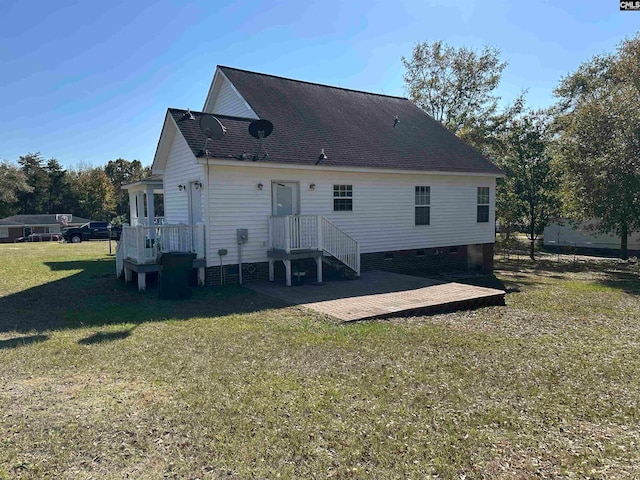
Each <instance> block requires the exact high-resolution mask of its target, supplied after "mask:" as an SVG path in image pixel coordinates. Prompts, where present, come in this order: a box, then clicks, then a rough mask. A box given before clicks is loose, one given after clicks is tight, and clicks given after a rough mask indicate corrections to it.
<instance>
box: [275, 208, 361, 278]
mask: <svg viewBox="0 0 640 480" xmlns="http://www.w3.org/2000/svg"><path fill="white" fill-rule="evenodd" d="M267 257H268V258H269V279H270V280H271V281H273V277H274V273H273V262H274V261H278V260H281V261H282V262H284V264H285V271H286V277H287V285H291V261H292V260H297V259H303V258H314V259H315V261H316V265H317V272H318V273H317V277H318V278H317V281H318V282H322V265H323V264H327V265H331V266H332V267H335V268H337V269H338V270H339V271H341V272H343V276H345V277H347V278H358V277H359V276H360V245H359V243H358V242H357V241H356V240H355V239H354V238H352V237H351V236H349V235H348V234H347V233H345V232H344V231H342V230H341V229H340V228H338V227H337V226H336V225H334V224H333V223H331V222H330V221H329V220H327V219H326V218H325V217H323V216H322V215H285V216H272V217H269V250H268V251H267Z"/></svg>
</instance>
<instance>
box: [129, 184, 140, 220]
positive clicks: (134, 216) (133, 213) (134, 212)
mask: <svg viewBox="0 0 640 480" xmlns="http://www.w3.org/2000/svg"><path fill="white" fill-rule="evenodd" d="M129 217H130V218H129V221H130V222H131V223H130V224H129V225H131V226H132V227H135V226H136V221H137V220H138V209H137V208H136V194H135V193H134V192H132V191H131V190H129Z"/></svg>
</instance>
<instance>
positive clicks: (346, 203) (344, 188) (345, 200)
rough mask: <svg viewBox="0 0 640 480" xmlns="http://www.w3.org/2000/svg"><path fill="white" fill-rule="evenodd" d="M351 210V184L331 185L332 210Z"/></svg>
mask: <svg viewBox="0 0 640 480" xmlns="http://www.w3.org/2000/svg"><path fill="white" fill-rule="evenodd" d="M352 210H353V185H334V186H333V211H334V212H351V211H352Z"/></svg>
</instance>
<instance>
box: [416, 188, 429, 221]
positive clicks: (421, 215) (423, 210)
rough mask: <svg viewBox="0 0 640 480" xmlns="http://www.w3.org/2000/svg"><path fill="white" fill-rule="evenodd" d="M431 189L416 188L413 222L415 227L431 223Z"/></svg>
mask: <svg viewBox="0 0 640 480" xmlns="http://www.w3.org/2000/svg"><path fill="white" fill-rule="evenodd" d="M430 205H431V187H416V204H415V219H416V220H415V222H416V225H429V224H430V223H431V206H430Z"/></svg>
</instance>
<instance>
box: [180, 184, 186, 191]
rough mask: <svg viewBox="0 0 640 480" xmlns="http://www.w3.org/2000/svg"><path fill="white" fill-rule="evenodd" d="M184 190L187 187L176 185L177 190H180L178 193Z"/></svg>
mask: <svg viewBox="0 0 640 480" xmlns="http://www.w3.org/2000/svg"><path fill="white" fill-rule="evenodd" d="M186 188H187V186H186V185H184V184H182V183H181V184H180V185H178V190H180V191H183V190H185V189H186Z"/></svg>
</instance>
